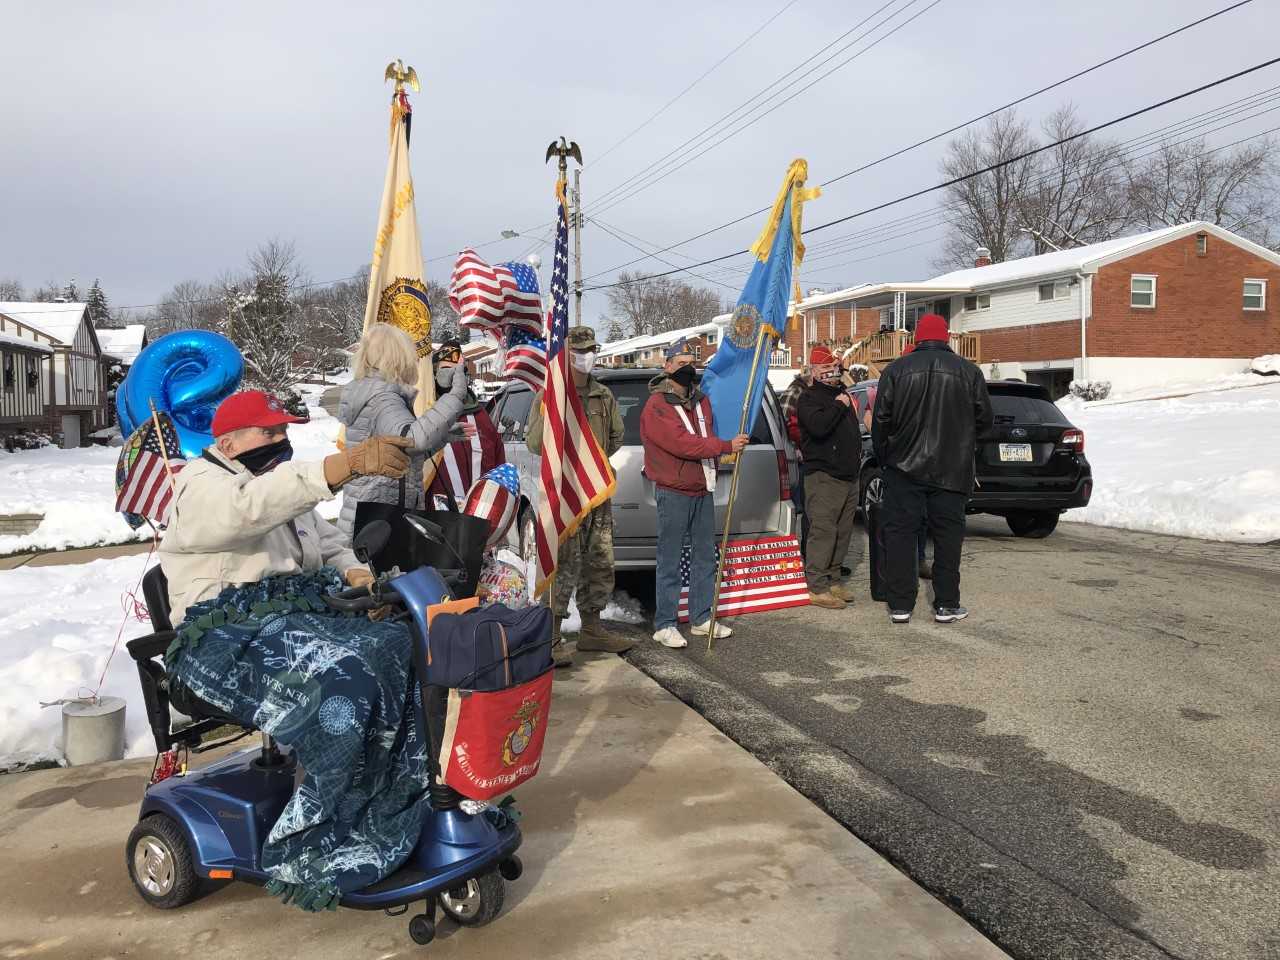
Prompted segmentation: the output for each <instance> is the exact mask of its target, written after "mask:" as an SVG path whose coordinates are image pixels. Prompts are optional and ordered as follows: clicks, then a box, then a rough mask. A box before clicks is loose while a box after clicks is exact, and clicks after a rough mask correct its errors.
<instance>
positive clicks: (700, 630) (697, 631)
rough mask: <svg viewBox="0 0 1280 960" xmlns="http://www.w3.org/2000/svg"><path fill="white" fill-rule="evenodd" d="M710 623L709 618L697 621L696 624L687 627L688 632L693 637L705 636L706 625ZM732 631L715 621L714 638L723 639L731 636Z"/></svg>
mask: <svg viewBox="0 0 1280 960" xmlns="http://www.w3.org/2000/svg"><path fill="white" fill-rule="evenodd" d="M710 624H711V621H710V620H706V621H704V622H703V623H699V624H698V625H697V626H693V627H690V628H689V632H690V633H692V634H693V635H694V636H695V637H705V636H706V635H707V627H708V626H709V625H710ZM732 636H733V631H732V630H731V629H729V628H728V627H726V626H725V625H724V624H723V623H721V622H720V621H719V620H717V621H716V639H717V640H723V639H724V638H725V637H732Z"/></svg>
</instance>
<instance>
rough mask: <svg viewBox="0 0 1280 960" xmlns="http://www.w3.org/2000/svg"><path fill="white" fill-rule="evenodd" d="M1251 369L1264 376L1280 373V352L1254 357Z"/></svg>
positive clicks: (1250, 365)
mask: <svg viewBox="0 0 1280 960" xmlns="http://www.w3.org/2000/svg"><path fill="white" fill-rule="evenodd" d="M1249 369H1251V370H1252V371H1253V372H1254V373H1261V374H1263V375H1264V376H1273V377H1274V376H1276V375H1277V374H1280V353H1269V354H1267V355H1266V356H1264V357H1254V358H1253V363H1251V364H1249Z"/></svg>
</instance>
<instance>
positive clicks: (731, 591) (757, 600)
mask: <svg viewBox="0 0 1280 960" xmlns="http://www.w3.org/2000/svg"><path fill="white" fill-rule="evenodd" d="M719 559H720V548H719V545H717V546H716V560H717V562H718V561H719ZM689 564H690V554H689V546H688V545H687V544H686V545H685V547H684V549H683V550H682V551H681V553H680V603H679V605H678V606H677V608H676V614H677V616H678V618H679V619H680V622H681V623H687V622H688V620H689ZM808 602H809V587H808V584H807V583H806V582H805V579H804V558H803V557H802V556H801V555H800V542H799V541H798V540H797V539H796V538H795V537H754V538H751V537H748V538H744V539H740V540H730V541H729V555H728V559H726V560H725V564H724V579H723V580H721V581H720V606H719V607H718V608H717V609H716V619H717V620H719V619H720V618H721V617H736V616H741V615H742V614H745V613H762V612H763V611H765V610H781V609H783V608H784V607H802V606H805V605H806V604H808Z"/></svg>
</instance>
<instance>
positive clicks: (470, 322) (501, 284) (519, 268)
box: [449, 248, 542, 334]
mask: <svg viewBox="0 0 1280 960" xmlns="http://www.w3.org/2000/svg"><path fill="white" fill-rule="evenodd" d="M449 305H450V306H451V307H453V309H454V310H456V311H457V313H458V317H459V321H458V322H459V323H460V324H461V325H462V326H464V327H467V328H469V329H473V330H487V331H489V332H490V333H494V334H497V333H498V332H499V331H500V330H501V328H503V327H511V328H512V329H516V328H523V329H525V330H528V331H530V332H531V333H536V334H541V333H542V297H541V296H540V295H539V293H538V275H537V273H535V272H534V269H533V267H531V266H529V265H528V264H526V263H500V264H498V265H497V266H496V267H491V266H489V264H487V263H485V261H483V260H481V259H480V257H479V256H478V255H477V254H476V252H475V251H474V250H472V249H470V248H467V249H466V250H463V251H462V252H461V253H460V254H458V259H457V262H456V263H455V264H454V265H453V277H452V278H451V279H450V281H449Z"/></svg>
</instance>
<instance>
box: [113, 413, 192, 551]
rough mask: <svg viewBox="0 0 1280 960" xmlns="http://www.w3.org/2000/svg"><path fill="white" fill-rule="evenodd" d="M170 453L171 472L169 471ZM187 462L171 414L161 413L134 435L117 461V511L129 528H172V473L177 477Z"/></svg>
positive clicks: (149, 420)
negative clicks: (180, 450) (167, 526)
mask: <svg viewBox="0 0 1280 960" xmlns="http://www.w3.org/2000/svg"><path fill="white" fill-rule="evenodd" d="M157 422H159V424H160V429H159V431H158V432H157V430H156V423H157ZM162 438H163V440H164V445H163V447H162V446H161V443H160V441H161V439H162ZM166 453H167V454H168V459H169V469H168V470H166V469H165V454H166ZM185 462H186V461H184V460H183V459H182V454H181V452H179V446H178V433H177V431H176V430H174V429H173V421H172V420H170V419H169V415H168V414H166V413H157V414H156V415H155V416H153V417H149V418H148V419H147V420H146V422H144V423H143V424H142V426H140V427H138V429H137V430H135V431H133V433H132V434H131V435H130V437H129V439H128V441H127V442H126V443H125V445H124V448H123V449H122V450H121V451H120V459H119V460H118V461H116V510H117V511H119V512H120V513H123V514H124V519H125V522H126V523H128V524H129V526H131V527H133V528H134V529H135V530H136V529H138V527H140V526H142V524H143V523H144V522H145V521H150V522H151V523H153V524H154V525H155V526H157V527H159V528H161V529H163V528H164V527H165V526H166V525H167V524H168V522H169V504H170V503H172V501H173V484H172V482H171V481H170V479H169V472H170V471H172V472H173V473H177V472H178V471H179V470H181V469H182V467H183V464H184V463H185Z"/></svg>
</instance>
